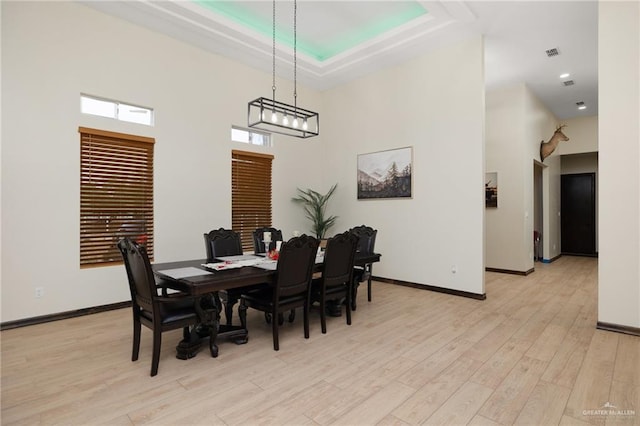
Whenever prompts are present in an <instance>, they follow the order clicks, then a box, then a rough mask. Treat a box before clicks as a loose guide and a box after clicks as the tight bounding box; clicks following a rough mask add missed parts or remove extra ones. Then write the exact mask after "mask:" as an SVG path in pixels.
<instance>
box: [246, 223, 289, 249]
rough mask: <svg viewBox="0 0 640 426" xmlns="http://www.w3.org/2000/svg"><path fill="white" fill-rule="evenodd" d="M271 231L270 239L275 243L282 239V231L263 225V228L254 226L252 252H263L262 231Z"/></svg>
mask: <svg viewBox="0 0 640 426" xmlns="http://www.w3.org/2000/svg"><path fill="white" fill-rule="evenodd" d="M265 232H271V241H273V244H274V245H275V242H276V241H282V231H281V230H279V229H276V228H270V227H264V228H256V230H255V231H253V252H254V253H265V252H266V250H265V247H264V240H263V238H264V233H265Z"/></svg>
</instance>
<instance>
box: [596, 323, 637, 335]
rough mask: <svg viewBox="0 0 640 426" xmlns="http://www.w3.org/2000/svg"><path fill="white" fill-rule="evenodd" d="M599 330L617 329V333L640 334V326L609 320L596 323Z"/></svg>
mask: <svg viewBox="0 0 640 426" xmlns="http://www.w3.org/2000/svg"><path fill="white" fill-rule="evenodd" d="M596 328H597V329H599V330H606V331H615V332H616V333H624V334H631V335H632V336H640V328H637V327H629V326H628V325H620V324H611V323H609V322H600V321H598V324H597V325H596Z"/></svg>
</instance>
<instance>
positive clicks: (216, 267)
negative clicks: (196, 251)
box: [202, 262, 245, 271]
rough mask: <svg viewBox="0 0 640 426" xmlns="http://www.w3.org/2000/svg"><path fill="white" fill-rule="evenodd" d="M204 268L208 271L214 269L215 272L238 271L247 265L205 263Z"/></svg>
mask: <svg viewBox="0 0 640 426" xmlns="http://www.w3.org/2000/svg"><path fill="white" fill-rule="evenodd" d="M202 266H204V267H205V268H208V269H213V270H215V271H224V270H227V269H236V268H242V267H243V266H245V265H241V264H240V263H237V262H236V263H234V262H214V263H203V264H202Z"/></svg>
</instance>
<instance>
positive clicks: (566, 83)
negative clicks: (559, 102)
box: [562, 80, 575, 86]
mask: <svg viewBox="0 0 640 426" xmlns="http://www.w3.org/2000/svg"><path fill="white" fill-rule="evenodd" d="M562 84H563V85H565V86H573V85H574V84H575V83H574V81H573V80H566V81H563V82H562Z"/></svg>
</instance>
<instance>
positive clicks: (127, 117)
mask: <svg viewBox="0 0 640 426" xmlns="http://www.w3.org/2000/svg"><path fill="white" fill-rule="evenodd" d="M80 111H81V112H82V113H84V114H91V115H97V116H100V117H107V118H113V119H115V120H120V121H127V122H129V123H138V124H144V125H147V126H153V109H151V108H147V107H142V106H138V105H132V104H126V103H123V102H120V101H114V100H110V99H104V98H98V97H95V96H89V95H80Z"/></svg>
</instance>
